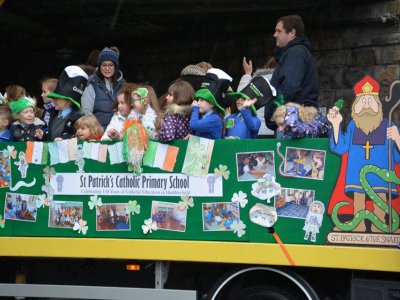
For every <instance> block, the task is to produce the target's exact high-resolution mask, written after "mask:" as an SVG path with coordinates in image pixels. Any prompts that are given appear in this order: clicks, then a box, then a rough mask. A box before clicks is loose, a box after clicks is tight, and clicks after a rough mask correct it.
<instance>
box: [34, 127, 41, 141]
mask: <svg viewBox="0 0 400 300" xmlns="http://www.w3.org/2000/svg"><path fill="white" fill-rule="evenodd" d="M35 137H37V138H38V139H39V140H41V139H42V138H43V130H42V129H40V128H39V129H36V131H35Z"/></svg>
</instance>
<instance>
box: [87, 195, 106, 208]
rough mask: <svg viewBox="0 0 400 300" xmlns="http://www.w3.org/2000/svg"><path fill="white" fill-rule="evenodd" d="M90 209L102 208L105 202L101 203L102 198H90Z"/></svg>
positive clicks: (95, 196)
mask: <svg viewBox="0 0 400 300" xmlns="http://www.w3.org/2000/svg"><path fill="white" fill-rule="evenodd" d="M88 205H89V208H90V209H91V210H92V209H93V208H95V207H96V206H102V205H103V202H101V197H99V196H97V195H94V196H90V201H89V202H88Z"/></svg>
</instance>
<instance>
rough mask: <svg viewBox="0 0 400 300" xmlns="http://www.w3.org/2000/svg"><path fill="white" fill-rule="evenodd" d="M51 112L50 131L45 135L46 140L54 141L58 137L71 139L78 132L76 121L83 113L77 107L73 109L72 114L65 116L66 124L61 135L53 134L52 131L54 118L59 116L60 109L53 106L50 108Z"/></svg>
mask: <svg viewBox="0 0 400 300" xmlns="http://www.w3.org/2000/svg"><path fill="white" fill-rule="evenodd" d="M49 113H50V119H49V126H48V131H47V133H45V136H44V139H45V140H47V141H53V140H54V139H55V138H56V137H61V138H62V139H63V140H66V139H70V138H72V137H74V136H75V134H76V129H75V122H76V120H78V119H79V118H80V117H82V114H81V113H80V112H78V111H77V110H75V109H72V111H71V112H70V114H69V115H68V116H67V117H66V118H65V125H64V129H63V131H62V133H61V136H52V132H51V127H52V124H53V120H54V119H55V118H56V117H57V115H58V113H59V111H58V110H55V109H54V108H51V109H50V110H49Z"/></svg>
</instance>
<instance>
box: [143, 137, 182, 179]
mask: <svg viewBox="0 0 400 300" xmlns="http://www.w3.org/2000/svg"><path fill="white" fill-rule="evenodd" d="M178 152H179V148H178V147H175V146H170V145H167V144H161V143H157V142H153V141H148V142H147V149H146V153H145V154H144V158H143V165H145V166H149V167H153V168H160V169H162V170H165V171H168V172H172V171H173V170H174V166H175V163H176V157H177V156H178Z"/></svg>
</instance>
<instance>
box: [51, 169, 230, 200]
mask: <svg viewBox="0 0 400 300" xmlns="http://www.w3.org/2000/svg"><path fill="white" fill-rule="evenodd" d="M209 178H212V179H213V180H209ZM50 183H51V186H52V187H53V189H54V191H55V192H54V194H55V195H128V196H136V195H140V196H149V195H153V196H183V195H190V196H200V197H202V196H210V197H222V195H223V191H222V179H221V177H215V176H214V174H209V175H208V177H206V178H200V177H194V176H189V175H186V174H180V173H168V174H156V173H145V174H141V175H140V176H137V175H135V174H133V173H57V174H56V175H55V176H53V177H52V178H51V181H50Z"/></svg>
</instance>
